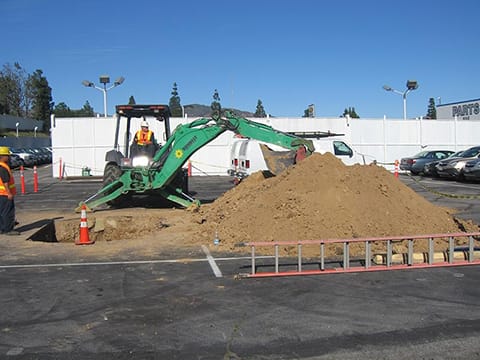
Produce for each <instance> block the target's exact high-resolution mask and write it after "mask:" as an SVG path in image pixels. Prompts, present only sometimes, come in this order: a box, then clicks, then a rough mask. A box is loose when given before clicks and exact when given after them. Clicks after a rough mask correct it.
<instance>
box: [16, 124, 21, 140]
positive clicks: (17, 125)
mask: <svg viewBox="0 0 480 360" xmlns="http://www.w3.org/2000/svg"><path fill="white" fill-rule="evenodd" d="M19 126H20V123H19V122H17V123H16V124H15V127H16V128H17V139H18V127H19Z"/></svg>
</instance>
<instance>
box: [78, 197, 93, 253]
mask: <svg viewBox="0 0 480 360" xmlns="http://www.w3.org/2000/svg"><path fill="white" fill-rule="evenodd" d="M94 242H95V241H93V240H90V236H89V234H88V222H87V206H86V205H85V204H83V205H82V211H81V215H80V238H79V239H78V240H77V241H75V244H76V245H91V244H93V243H94Z"/></svg>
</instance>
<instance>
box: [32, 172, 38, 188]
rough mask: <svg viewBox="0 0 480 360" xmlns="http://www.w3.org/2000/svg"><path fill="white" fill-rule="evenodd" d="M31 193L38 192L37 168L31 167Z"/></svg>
mask: <svg viewBox="0 0 480 360" xmlns="http://www.w3.org/2000/svg"><path fill="white" fill-rule="evenodd" d="M33 192H38V173H37V166H34V167H33Z"/></svg>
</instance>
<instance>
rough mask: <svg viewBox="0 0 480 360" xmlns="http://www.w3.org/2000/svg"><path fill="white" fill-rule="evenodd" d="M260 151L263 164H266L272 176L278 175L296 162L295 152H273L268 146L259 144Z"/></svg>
mask: <svg viewBox="0 0 480 360" xmlns="http://www.w3.org/2000/svg"><path fill="white" fill-rule="evenodd" d="M260 149H262V153H263V157H264V159H265V163H266V164H267V167H268V170H269V171H270V172H271V173H272V174H273V175H278V174H280V173H281V172H282V171H284V170H285V169H286V168H288V167H289V166H292V165H293V164H295V162H296V160H295V159H296V157H297V151H295V150H289V151H273V150H272V149H270V148H269V147H268V146H266V145H264V144H260Z"/></svg>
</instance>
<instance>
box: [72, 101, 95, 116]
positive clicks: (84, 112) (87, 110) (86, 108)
mask: <svg viewBox="0 0 480 360" xmlns="http://www.w3.org/2000/svg"><path fill="white" fill-rule="evenodd" d="M75 113H76V114H77V115H76V116H75V117H94V116H95V111H94V110H93V107H92V106H91V105H90V103H89V102H88V100H87V101H85V104H84V105H83V108H81V109H80V110H78V111H75Z"/></svg>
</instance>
